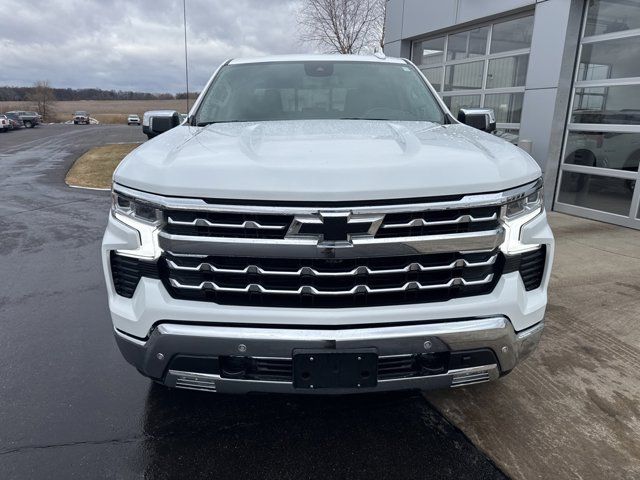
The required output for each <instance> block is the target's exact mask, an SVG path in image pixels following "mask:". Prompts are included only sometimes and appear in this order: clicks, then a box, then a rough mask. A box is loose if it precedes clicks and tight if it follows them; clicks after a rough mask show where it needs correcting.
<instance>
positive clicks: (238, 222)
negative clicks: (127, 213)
mask: <svg viewBox="0 0 640 480" xmlns="http://www.w3.org/2000/svg"><path fill="white" fill-rule="evenodd" d="M292 220H293V216H291V215H261V214H251V213H227V212H202V211H199V212H193V211H180V210H170V211H167V212H165V222H166V226H165V229H164V230H165V231H166V232H167V233H170V234H173V235H188V236H196V237H232V238H233V237H235V238H272V239H274V238H284V236H285V234H286V233H287V230H288V228H289V225H290V224H291V222H292Z"/></svg>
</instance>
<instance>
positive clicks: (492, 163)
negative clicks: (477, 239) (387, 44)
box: [114, 120, 541, 202]
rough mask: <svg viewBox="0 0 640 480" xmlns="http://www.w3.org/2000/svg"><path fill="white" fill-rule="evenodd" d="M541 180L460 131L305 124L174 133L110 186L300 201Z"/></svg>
mask: <svg viewBox="0 0 640 480" xmlns="http://www.w3.org/2000/svg"><path fill="white" fill-rule="evenodd" d="M540 174H541V173H540V168H539V167H538V165H537V164H536V162H535V161H534V160H533V159H532V158H531V157H530V156H529V155H527V154H526V153H525V152H524V151H522V150H521V149H519V148H517V147H515V146H514V145H512V144H510V143H508V142H506V141H504V140H501V139H500V138H497V137H495V136H494V135H489V134H486V133H484V132H480V131H479V130H476V129H473V128H470V127H467V126H466V125H462V124H454V125H438V124H433V123H427V122H386V121H364V120H303V121H274V122H258V123H227V124H213V125H210V126H208V127H189V126H179V127H176V128H174V129H173V130H170V131H168V132H166V133H164V134H162V135H160V136H158V137H156V138H154V139H153V140H150V141H148V142H146V143H144V144H143V145H141V146H140V147H139V148H137V149H136V150H134V151H133V152H132V153H130V154H129V155H128V156H127V157H126V158H125V160H124V161H123V162H122V163H121V164H120V166H119V167H118V168H117V170H116V172H115V174H114V180H115V182H117V183H119V184H121V185H125V186H127V187H131V188H135V189H139V190H144V191H147V192H152V193H157V194H161V195H170V196H186V197H200V198H212V199H234V200H267V201H268V200H278V201H300V202H301V201H360V200H362V201H367V200H385V199H401V198H417V197H433V196H441V195H460V194H469V193H482V192H494V191H497V190H505V189H508V188H511V187H515V186H518V185H522V184H524V183H527V182H530V181H533V180H535V179H536V178H538V177H539V176H540Z"/></svg>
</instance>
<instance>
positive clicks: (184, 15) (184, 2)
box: [182, 0, 189, 115]
mask: <svg viewBox="0 0 640 480" xmlns="http://www.w3.org/2000/svg"><path fill="white" fill-rule="evenodd" d="M182 19H183V23H184V76H185V77H186V81H187V115H189V60H188V56H187V0H182Z"/></svg>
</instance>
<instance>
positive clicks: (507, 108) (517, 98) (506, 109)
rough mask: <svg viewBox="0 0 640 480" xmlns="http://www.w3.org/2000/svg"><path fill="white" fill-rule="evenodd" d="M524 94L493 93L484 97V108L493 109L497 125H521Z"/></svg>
mask: <svg viewBox="0 0 640 480" xmlns="http://www.w3.org/2000/svg"><path fill="white" fill-rule="evenodd" d="M523 98H524V93H491V94H489V93H488V94H486V95H485V97H484V106H485V107H487V108H493V110H494V111H495V113H496V122H497V123H520V117H521V115H522V100H523Z"/></svg>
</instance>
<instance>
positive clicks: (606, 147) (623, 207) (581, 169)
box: [555, 0, 640, 228]
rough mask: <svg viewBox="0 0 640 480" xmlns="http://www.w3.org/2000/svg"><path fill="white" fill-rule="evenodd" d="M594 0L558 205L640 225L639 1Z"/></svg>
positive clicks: (569, 210) (582, 47)
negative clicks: (639, 170) (639, 166)
mask: <svg viewBox="0 0 640 480" xmlns="http://www.w3.org/2000/svg"><path fill="white" fill-rule="evenodd" d="M587 4H588V5H587V7H586V8H587V12H586V15H585V19H584V25H583V29H582V40H581V44H580V48H579V51H578V58H579V61H578V65H577V68H576V73H575V79H574V88H573V96H572V99H571V103H570V109H571V113H570V117H569V123H568V126H567V134H566V136H565V144H564V148H563V155H562V158H563V160H562V165H561V169H560V178H559V181H558V186H557V191H556V203H555V209H556V210H558V211H560V212H565V213H570V214H576V215H581V216H585V217H590V218H594V219H596V220H602V221H606V222H611V223H617V224H620V225H625V226H628V227H635V228H640V211H639V200H640V188H638V185H639V181H640V178H639V173H638V165H639V164H640V48H638V45H640V1H627V0H625V1H621V0H591V1H590V2H587Z"/></svg>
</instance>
